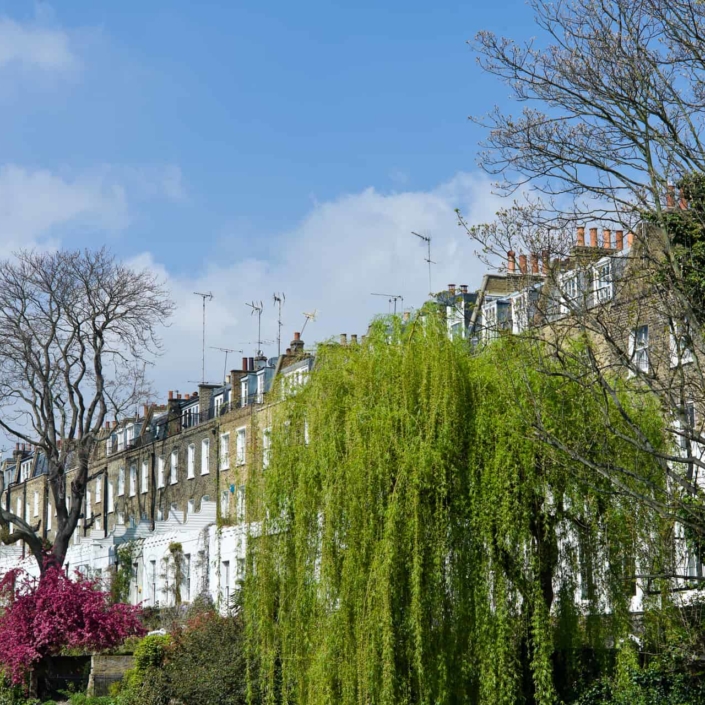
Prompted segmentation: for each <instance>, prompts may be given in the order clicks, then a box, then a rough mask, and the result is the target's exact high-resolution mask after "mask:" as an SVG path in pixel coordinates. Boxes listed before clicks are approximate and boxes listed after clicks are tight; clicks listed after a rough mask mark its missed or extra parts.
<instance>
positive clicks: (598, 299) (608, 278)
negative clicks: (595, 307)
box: [593, 260, 614, 304]
mask: <svg viewBox="0 0 705 705" xmlns="http://www.w3.org/2000/svg"><path fill="white" fill-rule="evenodd" d="M593 291H594V292H595V303H597V304H601V303H604V302H605V301H609V300H610V299H611V298H612V296H613V293H614V292H613V287H612V262H611V260H607V261H606V262H599V263H598V264H596V265H595V267H594V269H593Z"/></svg>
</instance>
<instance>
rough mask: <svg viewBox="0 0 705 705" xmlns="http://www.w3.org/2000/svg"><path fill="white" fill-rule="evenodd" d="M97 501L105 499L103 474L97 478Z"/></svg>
mask: <svg viewBox="0 0 705 705" xmlns="http://www.w3.org/2000/svg"><path fill="white" fill-rule="evenodd" d="M95 501H96V502H102V501H103V476H102V475H101V476H100V477H98V478H96V481H95Z"/></svg>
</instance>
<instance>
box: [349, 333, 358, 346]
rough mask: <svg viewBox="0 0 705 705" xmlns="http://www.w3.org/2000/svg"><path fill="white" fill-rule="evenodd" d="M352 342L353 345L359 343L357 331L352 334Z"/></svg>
mask: <svg viewBox="0 0 705 705" xmlns="http://www.w3.org/2000/svg"><path fill="white" fill-rule="evenodd" d="M350 343H351V344H352V345H357V333H351V335H350Z"/></svg>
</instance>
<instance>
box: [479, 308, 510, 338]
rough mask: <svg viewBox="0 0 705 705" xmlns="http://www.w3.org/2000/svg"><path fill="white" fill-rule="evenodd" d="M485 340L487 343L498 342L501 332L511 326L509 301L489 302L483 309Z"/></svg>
mask: <svg viewBox="0 0 705 705" xmlns="http://www.w3.org/2000/svg"><path fill="white" fill-rule="evenodd" d="M482 321H483V338H484V340H485V342H490V341H491V340H496V339H497V338H498V337H499V332H500V331H501V330H505V329H506V328H507V327H508V326H509V324H510V307H509V302H508V301H501V300H496V299H495V300H494V301H488V302H487V303H486V304H485V305H484V306H483V307H482Z"/></svg>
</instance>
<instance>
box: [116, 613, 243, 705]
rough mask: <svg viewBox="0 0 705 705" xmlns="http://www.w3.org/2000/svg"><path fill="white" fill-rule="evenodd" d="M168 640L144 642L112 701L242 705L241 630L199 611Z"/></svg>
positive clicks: (155, 637)
mask: <svg viewBox="0 0 705 705" xmlns="http://www.w3.org/2000/svg"><path fill="white" fill-rule="evenodd" d="M196 612H197V613H196V615H195V616H193V617H192V618H191V619H190V620H189V621H188V622H187V623H186V625H185V626H184V627H182V628H180V629H178V630H176V631H175V632H174V633H173V634H172V635H171V637H169V636H160V635H152V636H147V637H145V638H144V639H143V640H142V641H141V642H140V644H139V645H138V646H137V648H136V649H135V668H134V669H132V670H131V671H128V672H127V673H126V674H125V676H124V678H123V680H122V684H121V688H119V689H117V692H116V696H117V697H119V698H120V702H121V703H125V705H167V703H169V702H172V701H174V702H179V703H183V705H211V704H212V703H219V705H220V704H222V705H240V703H245V702H246V695H245V684H246V680H245V657H244V653H243V648H242V641H243V627H242V622H241V620H240V618H238V617H221V616H220V615H218V614H217V613H216V612H215V611H213V610H212V609H211V610H207V609H205V608H204V605H200V606H199V607H198V608H197V610H196Z"/></svg>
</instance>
